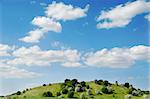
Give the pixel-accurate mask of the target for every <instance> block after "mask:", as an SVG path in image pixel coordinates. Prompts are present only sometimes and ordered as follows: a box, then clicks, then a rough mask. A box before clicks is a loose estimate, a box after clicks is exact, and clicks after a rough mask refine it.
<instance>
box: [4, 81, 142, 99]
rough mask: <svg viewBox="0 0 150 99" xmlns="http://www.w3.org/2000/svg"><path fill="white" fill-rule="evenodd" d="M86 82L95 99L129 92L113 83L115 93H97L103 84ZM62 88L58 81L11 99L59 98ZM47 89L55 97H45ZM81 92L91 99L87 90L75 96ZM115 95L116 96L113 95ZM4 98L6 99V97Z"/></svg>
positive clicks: (111, 97) (118, 96)
mask: <svg viewBox="0 0 150 99" xmlns="http://www.w3.org/2000/svg"><path fill="white" fill-rule="evenodd" d="M86 84H88V85H89V86H90V88H92V89H91V90H92V92H93V97H94V98H93V99H124V96H125V95H126V94H127V92H128V89H127V88H126V87H122V86H117V85H114V84H113V85H112V89H113V90H114V94H102V95H96V93H95V92H96V91H97V90H101V88H102V87H103V86H102V85H98V84H95V83H94V82H87V83H86ZM60 90H61V89H60V83H57V84H52V85H46V86H39V87H35V88H32V89H30V90H28V91H26V92H25V93H21V95H10V97H11V99H58V97H56V93H57V92H60ZM46 91H51V92H52V93H53V96H55V97H52V98H49V97H48V98H46V97H43V96H42V94H43V93H44V92H46ZM81 93H85V95H86V96H87V97H88V99H91V98H90V96H88V95H87V94H86V92H75V95H74V97H79V96H80V94H81ZM113 95H114V96H115V97H113ZM61 96H63V97H65V98H64V99H67V98H66V97H67V95H64V94H63V95H61ZM3 99H6V97H5V98H3ZM132 99H143V98H142V97H135V96H132Z"/></svg>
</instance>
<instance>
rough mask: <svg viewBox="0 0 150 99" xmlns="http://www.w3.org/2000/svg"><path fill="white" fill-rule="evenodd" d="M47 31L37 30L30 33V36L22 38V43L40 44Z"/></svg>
mask: <svg viewBox="0 0 150 99" xmlns="http://www.w3.org/2000/svg"><path fill="white" fill-rule="evenodd" d="M45 32H46V31H44V30H42V29H35V30H32V31H30V32H28V36H25V37H23V38H20V39H19V40H20V41H24V42H26V43H38V42H39V40H40V39H41V38H42V37H43V36H44V33H45Z"/></svg>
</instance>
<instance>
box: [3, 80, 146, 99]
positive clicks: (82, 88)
mask: <svg viewBox="0 0 150 99" xmlns="http://www.w3.org/2000/svg"><path fill="white" fill-rule="evenodd" d="M106 89H107V90H106ZM131 89H132V90H131ZM66 90H67V91H66ZM133 91H139V93H137V94H135V93H133ZM48 92H50V93H51V94H52V97H51V94H49V93H48ZM44 93H45V94H44ZM129 93H131V99H144V98H143V95H145V94H147V96H149V92H147V93H146V92H145V91H141V90H140V89H135V88H133V87H132V85H129V84H128V83H126V85H125V84H124V85H123V84H121V85H119V84H117V83H116V84H111V83H109V82H107V81H102V80H96V81H90V82H84V81H83V82H78V81H75V82H72V80H69V79H67V80H66V81H64V83H55V84H47V85H46V84H43V86H39V87H35V88H30V89H25V90H23V91H18V92H17V93H14V94H12V95H9V96H5V97H3V98H2V97H1V98H2V99H7V98H10V99H58V98H64V99H68V97H70V96H71V97H70V98H71V99H72V98H77V99H92V98H93V99H125V96H126V97H130V96H129ZM68 94H69V95H70V96H69V95H68ZM70 98H69V99H70ZM127 99H128V98H127ZM145 99H148V98H145Z"/></svg>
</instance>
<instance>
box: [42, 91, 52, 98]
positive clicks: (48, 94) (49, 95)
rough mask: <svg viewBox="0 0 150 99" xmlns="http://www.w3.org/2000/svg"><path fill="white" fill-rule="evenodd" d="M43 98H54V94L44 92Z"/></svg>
mask: <svg viewBox="0 0 150 99" xmlns="http://www.w3.org/2000/svg"><path fill="white" fill-rule="evenodd" d="M43 96H44V97H52V96H53V94H52V92H50V91H48V92H44V93H43Z"/></svg>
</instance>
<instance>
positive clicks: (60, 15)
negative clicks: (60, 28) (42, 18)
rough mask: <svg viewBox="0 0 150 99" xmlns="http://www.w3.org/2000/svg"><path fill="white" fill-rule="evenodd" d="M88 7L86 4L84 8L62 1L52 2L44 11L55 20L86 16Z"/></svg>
mask: <svg viewBox="0 0 150 99" xmlns="http://www.w3.org/2000/svg"><path fill="white" fill-rule="evenodd" d="M88 9H89V5H87V6H86V7H85V8H84V9H82V8H79V7H73V6H72V5H66V4H64V3H62V2H60V3H56V2H52V4H49V5H48V7H47V10H46V11H45V13H46V15H47V16H48V17H50V18H52V19H55V20H64V21H66V20H75V19H78V18H81V17H85V16H86V12H87V11H88Z"/></svg>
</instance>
